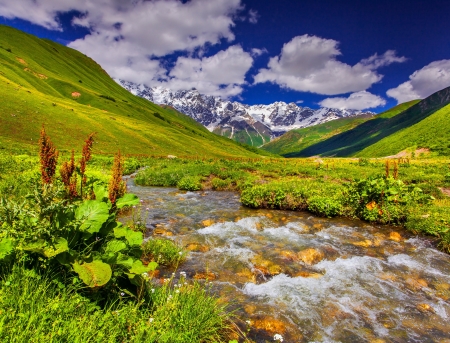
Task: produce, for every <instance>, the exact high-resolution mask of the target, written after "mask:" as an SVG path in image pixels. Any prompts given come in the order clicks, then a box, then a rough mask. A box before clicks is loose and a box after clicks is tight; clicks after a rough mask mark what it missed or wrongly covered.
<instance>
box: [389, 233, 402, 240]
mask: <svg viewBox="0 0 450 343" xmlns="http://www.w3.org/2000/svg"><path fill="white" fill-rule="evenodd" d="M389 239H390V240H391V241H395V242H400V241H401V240H402V236H400V234H399V233H398V232H395V231H392V232H391V233H390V234H389Z"/></svg>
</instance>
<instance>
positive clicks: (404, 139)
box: [356, 105, 450, 157]
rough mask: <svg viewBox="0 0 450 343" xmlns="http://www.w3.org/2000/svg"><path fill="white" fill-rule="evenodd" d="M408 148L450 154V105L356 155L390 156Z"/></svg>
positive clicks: (444, 154)
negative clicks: (427, 149)
mask: <svg viewBox="0 0 450 343" xmlns="http://www.w3.org/2000/svg"><path fill="white" fill-rule="evenodd" d="M408 148H410V149H412V150H415V149H416V148H429V149H431V150H432V151H434V152H437V153H439V155H443V156H450V105H447V106H445V107H443V108H441V109H440V110H438V111H436V112H435V113H433V114H432V115H430V116H429V117H427V118H425V119H423V120H422V121H420V122H418V123H417V124H415V125H412V126H410V127H408V128H406V129H404V130H402V131H399V132H397V133H394V134H392V135H390V136H388V137H386V138H384V139H382V140H380V141H379V142H377V143H375V144H373V145H371V146H369V147H367V148H365V149H364V150H362V151H360V152H359V153H358V154H356V156H371V157H372V156H373V157H381V156H389V155H395V154H396V153H398V152H400V151H403V150H406V149H408Z"/></svg>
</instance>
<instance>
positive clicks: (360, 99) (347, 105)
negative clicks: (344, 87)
mask: <svg viewBox="0 0 450 343" xmlns="http://www.w3.org/2000/svg"><path fill="white" fill-rule="evenodd" d="M319 104H320V106H322V107H328V108H337V109H340V110H346V109H349V110H365V109H367V108H375V107H378V106H383V105H386V100H384V99H383V98H381V97H379V96H378V95H375V94H372V93H369V92H367V91H360V92H356V93H352V94H350V96H349V97H348V98H344V97H336V98H327V99H324V100H322V101H321V102H320V103H319Z"/></svg>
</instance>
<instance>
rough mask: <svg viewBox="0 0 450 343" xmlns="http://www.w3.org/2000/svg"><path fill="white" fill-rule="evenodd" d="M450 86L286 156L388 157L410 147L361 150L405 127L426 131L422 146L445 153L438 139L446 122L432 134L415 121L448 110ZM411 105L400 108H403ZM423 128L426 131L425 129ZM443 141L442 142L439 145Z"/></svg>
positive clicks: (397, 132) (447, 125)
mask: <svg viewBox="0 0 450 343" xmlns="http://www.w3.org/2000/svg"><path fill="white" fill-rule="evenodd" d="M449 92H450V88H446V89H443V90H441V91H439V92H436V93H435V94H433V95H431V96H429V97H428V98H426V99H424V100H422V101H420V102H418V103H416V104H414V102H410V103H408V104H404V105H403V106H400V107H394V108H393V109H392V111H388V112H385V113H382V114H380V115H378V116H376V117H375V118H374V119H371V120H368V121H366V122H364V123H362V124H360V125H358V126H356V127H354V128H353V129H350V130H347V131H344V132H342V133H340V134H337V135H334V136H332V137H330V138H328V139H326V140H323V141H320V142H318V143H315V144H313V145H311V146H309V147H307V148H305V149H303V150H301V151H299V152H293V153H288V154H286V155H285V156H286V157H304V156H315V155H321V156H364V157H374V156H387V155H392V154H396V153H398V152H400V151H401V150H404V149H405V148H407V147H409V146H408V145H406V146H405V144H396V145H395V146H392V147H391V149H390V150H389V151H387V150H378V152H377V153H376V154H374V150H372V151H371V152H370V153H364V154H363V153H362V152H361V151H363V150H364V149H366V148H368V147H370V146H371V145H373V144H375V143H377V142H380V141H381V140H383V139H384V138H386V137H388V136H391V135H392V137H395V136H396V135H397V134H400V133H401V132H403V131H404V130H407V129H409V128H410V129H411V131H410V132H413V131H417V135H418V136H421V135H424V134H425V137H426V138H425V139H424V140H422V144H423V145H424V146H423V147H430V148H431V147H432V148H433V149H434V150H435V151H436V152H441V153H443V154H444V155H446V154H447V153H446V151H447V144H445V142H443V141H442V140H440V137H443V138H444V137H447V136H448V128H449V127H450V125H449V121H448V120H447V121H445V120H444V121H441V126H440V127H437V128H436V129H435V130H434V131H433V135H434V137H433V136H431V135H429V134H427V133H426V127H425V125H420V126H419V127H420V131H418V129H417V127H416V126H415V125H416V124H418V123H420V122H421V121H423V120H425V119H427V118H429V120H430V121H433V118H435V117H440V115H439V114H437V116H436V113H438V112H439V111H440V110H443V111H444V112H445V113H447V112H448V109H447V107H446V106H447V105H448V103H449V96H448V93H449ZM409 105H412V106H411V107H409V108H407V109H406V110H403V109H404V107H407V106H409ZM402 110H403V111H402ZM424 130H425V131H424ZM442 144H444V145H442Z"/></svg>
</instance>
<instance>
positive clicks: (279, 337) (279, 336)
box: [273, 333, 283, 342]
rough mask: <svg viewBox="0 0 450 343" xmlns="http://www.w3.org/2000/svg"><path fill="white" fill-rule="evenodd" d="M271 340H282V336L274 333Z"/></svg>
mask: <svg viewBox="0 0 450 343" xmlns="http://www.w3.org/2000/svg"><path fill="white" fill-rule="evenodd" d="M273 340H274V341H279V342H283V336H281V335H280V334H279V333H276V334H275V335H274V336H273Z"/></svg>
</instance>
